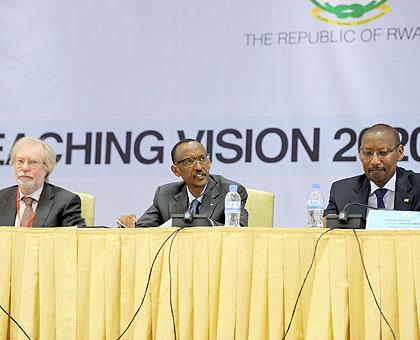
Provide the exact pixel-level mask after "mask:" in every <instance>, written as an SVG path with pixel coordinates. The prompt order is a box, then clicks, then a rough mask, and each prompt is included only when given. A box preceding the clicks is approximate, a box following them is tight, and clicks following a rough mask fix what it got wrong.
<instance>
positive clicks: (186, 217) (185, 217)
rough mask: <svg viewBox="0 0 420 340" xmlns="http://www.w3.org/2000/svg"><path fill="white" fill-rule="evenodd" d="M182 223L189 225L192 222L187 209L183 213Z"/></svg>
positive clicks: (190, 214)
mask: <svg viewBox="0 0 420 340" xmlns="http://www.w3.org/2000/svg"><path fill="white" fill-rule="evenodd" d="M184 221H185V222H186V223H191V222H192V221H193V215H192V212H191V210H190V209H187V210H186V211H185V213H184Z"/></svg>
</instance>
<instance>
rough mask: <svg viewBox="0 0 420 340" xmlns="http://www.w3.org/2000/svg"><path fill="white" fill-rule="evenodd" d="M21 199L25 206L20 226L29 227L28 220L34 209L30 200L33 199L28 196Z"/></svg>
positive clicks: (29, 220)
mask: <svg viewBox="0 0 420 340" xmlns="http://www.w3.org/2000/svg"><path fill="white" fill-rule="evenodd" d="M22 200H23V201H24V202H25V205H26V208H25V210H24V211H23V215H22V220H21V221H20V226H21V227H30V226H31V225H30V222H31V219H32V216H33V215H34V211H33V209H32V201H33V199H32V198H30V197H26V196H25V197H23V198H22Z"/></svg>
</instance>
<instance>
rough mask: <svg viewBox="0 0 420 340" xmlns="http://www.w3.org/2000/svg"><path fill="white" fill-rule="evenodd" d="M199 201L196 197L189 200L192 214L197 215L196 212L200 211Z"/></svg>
mask: <svg viewBox="0 0 420 340" xmlns="http://www.w3.org/2000/svg"><path fill="white" fill-rule="evenodd" d="M200 204H201V203H200V201H199V200H198V199H194V200H193V201H192V202H191V204H190V209H191V212H192V213H193V214H194V215H198V213H199V212H200Z"/></svg>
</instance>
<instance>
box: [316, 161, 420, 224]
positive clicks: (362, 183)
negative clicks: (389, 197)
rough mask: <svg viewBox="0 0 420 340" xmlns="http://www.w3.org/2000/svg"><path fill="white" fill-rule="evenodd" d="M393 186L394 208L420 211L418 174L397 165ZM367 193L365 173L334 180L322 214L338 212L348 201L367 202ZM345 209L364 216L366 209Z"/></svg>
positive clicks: (368, 186) (353, 207) (419, 178)
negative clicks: (394, 184)
mask: <svg viewBox="0 0 420 340" xmlns="http://www.w3.org/2000/svg"><path fill="white" fill-rule="evenodd" d="M395 187H396V190H395V201H394V209H395V210H411V211H420V174H416V173H414V172H413V171H411V170H405V169H403V168H400V167H397V180H396V186H395ZM369 193H370V181H369V179H368V178H367V177H366V175H365V174H363V175H360V176H356V177H351V178H345V179H342V180H340V181H337V182H334V183H333V184H332V185H331V191H330V199H329V202H328V207H327V209H325V211H324V216H325V215H327V214H338V213H339V212H340V211H342V210H343V208H344V206H345V205H346V204H347V203H350V202H358V203H362V204H368V198H369ZM407 199H408V202H407V203H406V202H405V201H407ZM346 210H347V212H348V213H349V214H362V215H363V217H366V210H367V209H366V208H364V207H360V206H350V207H348V209H346Z"/></svg>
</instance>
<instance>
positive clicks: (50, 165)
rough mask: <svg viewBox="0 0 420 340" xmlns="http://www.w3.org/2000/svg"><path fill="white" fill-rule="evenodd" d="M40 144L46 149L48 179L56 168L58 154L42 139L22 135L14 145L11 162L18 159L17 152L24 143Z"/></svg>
mask: <svg viewBox="0 0 420 340" xmlns="http://www.w3.org/2000/svg"><path fill="white" fill-rule="evenodd" d="M34 144H38V145H41V146H42V148H43V149H44V159H43V162H44V167H45V170H46V171H47V174H46V175H45V180H48V177H49V176H50V174H51V173H52V171H53V170H54V168H55V164H56V155H55V152H54V150H53V148H52V147H51V146H50V145H49V144H47V143H46V142H44V141H43V140H42V139H37V138H32V137H22V138H20V139H18V140H17V141H16V143H15V144H14V145H13V147H12V151H11V152H10V163H11V164H12V165H13V164H14V163H15V160H16V154H17V152H18V150H19V149H20V148H21V147H22V146H24V145H34Z"/></svg>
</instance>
